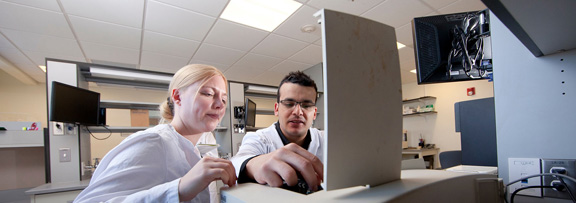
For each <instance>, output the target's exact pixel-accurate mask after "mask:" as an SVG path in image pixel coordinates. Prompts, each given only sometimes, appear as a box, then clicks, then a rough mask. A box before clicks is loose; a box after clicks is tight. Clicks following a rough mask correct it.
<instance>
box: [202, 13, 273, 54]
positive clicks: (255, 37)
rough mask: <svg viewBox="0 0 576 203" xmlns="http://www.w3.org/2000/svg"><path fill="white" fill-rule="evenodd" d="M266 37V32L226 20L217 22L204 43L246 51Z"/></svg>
mask: <svg viewBox="0 0 576 203" xmlns="http://www.w3.org/2000/svg"><path fill="white" fill-rule="evenodd" d="M267 35H268V32H266V31H263V30H259V29H255V28H251V27H248V26H244V25H241V24H238V23H233V22H230V21H227V20H218V21H217V22H216V24H215V25H214V27H213V28H212V30H211V31H210V33H209V34H208V36H207V37H206V39H205V40H204V42H206V43H210V44H214V45H218V46H223V47H228V48H231V49H236V50H241V51H248V50H250V49H252V48H253V47H254V46H256V45H257V44H258V43H260V42H261V41H262V40H263V39H264V38H265V37H266V36H267Z"/></svg>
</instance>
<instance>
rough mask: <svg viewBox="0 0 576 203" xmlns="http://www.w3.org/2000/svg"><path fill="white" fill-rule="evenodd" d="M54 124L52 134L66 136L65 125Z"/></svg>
mask: <svg viewBox="0 0 576 203" xmlns="http://www.w3.org/2000/svg"><path fill="white" fill-rule="evenodd" d="M52 124H53V125H52V129H53V130H52V133H54V135H64V123H61V122H52Z"/></svg>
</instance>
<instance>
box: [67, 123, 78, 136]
mask: <svg viewBox="0 0 576 203" xmlns="http://www.w3.org/2000/svg"><path fill="white" fill-rule="evenodd" d="M64 125H65V126H66V128H65V129H64V134H66V135H75V134H76V125H75V124H73V123H66V124H64Z"/></svg>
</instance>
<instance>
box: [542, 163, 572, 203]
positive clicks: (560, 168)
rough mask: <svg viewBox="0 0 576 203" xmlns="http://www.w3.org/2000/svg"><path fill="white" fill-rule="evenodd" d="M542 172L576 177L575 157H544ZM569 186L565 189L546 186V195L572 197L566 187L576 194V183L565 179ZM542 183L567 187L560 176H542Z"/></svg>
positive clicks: (563, 197)
mask: <svg viewBox="0 0 576 203" xmlns="http://www.w3.org/2000/svg"><path fill="white" fill-rule="evenodd" d="M542 173H558V174H562V175H567V176H570V177H573V178H576V160H574V159H542ZM563 180H564V182H565V183H566V185H568V188H564V190H557V189H555V188H544V189H543V191H544V193H543V195H544V197H554V198H562V199H570V194H569V193H568V191H567V190H566V189H570V191H572V194H576V183H574V182H573V181H570V180H566V178H564V179H563ZM542 185H550V186H554V185H557V186H559V187H560V188H562V187H565V186H564V184H562V182H561V181H560V179H559V178H558V177H555V176H544V177H543V178H542Z"/></svg>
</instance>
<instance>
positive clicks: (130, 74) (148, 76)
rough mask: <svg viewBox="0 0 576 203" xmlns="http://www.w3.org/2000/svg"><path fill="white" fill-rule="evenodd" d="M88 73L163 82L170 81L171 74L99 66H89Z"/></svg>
mask: <svg viewBox="0 0 576 203" xmlns="http://www.w3.org/2000/svg"><path fill="white" fill-rule="evenodd" d="M90 73H91V74H93V75H95V76H98V75H102V76H106V77H111V78H118V79H130V80H138V79H144V80H153V81H160V82H164V83H170V81H171V80H172V77H171V76H166V75H158V74H153V73H146V72H138V71H129V70H115V69H108V68H99V67H90Z"/></svg>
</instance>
